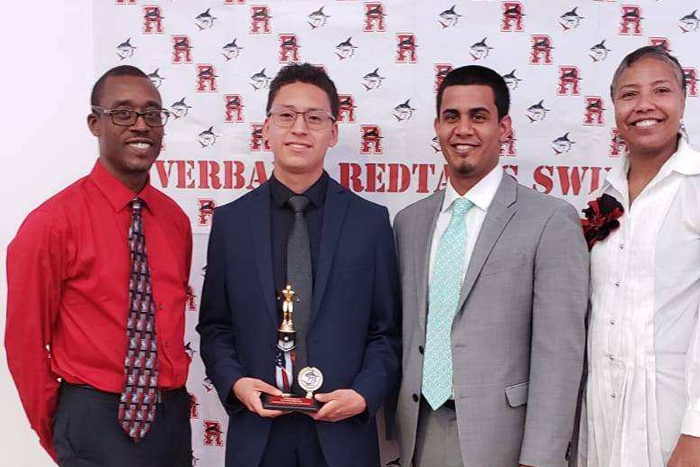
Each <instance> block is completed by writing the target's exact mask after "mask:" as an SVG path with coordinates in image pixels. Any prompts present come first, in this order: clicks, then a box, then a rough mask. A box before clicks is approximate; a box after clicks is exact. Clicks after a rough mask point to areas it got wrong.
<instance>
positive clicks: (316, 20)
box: [307, 7, 330, 29]
mask: <svg viewBox="0 0 700 467" xmlns="http://www.w3.org/2000/svg"><path fill="white" fill-rule="evenodd" d="M308 18H309V20H308V21H307V23H309V26H311V29H316V28H322V27H323V26H325V25H326V23H327V22H328V18H330V16H328V15H327V14H325V13H324V12H323V7H321V8H319V9H318V10H316V11H314V12H312V13H311V14H309V16H308Z"/></svg>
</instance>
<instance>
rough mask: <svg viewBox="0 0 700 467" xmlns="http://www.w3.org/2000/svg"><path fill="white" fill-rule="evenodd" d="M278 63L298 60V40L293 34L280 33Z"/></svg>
mask: <svg viewBox="0 0 700 467" xmlns="http://www.w3.org/2000/svg"><path fill="white" fill-rule="evenodd" d="M279 41H280V54H279V62H280V63H297V62H298V61H299V47H301V46H300V45H299V40H298V39H297V36H296V35H294V34H280V35H279Z"/></svg>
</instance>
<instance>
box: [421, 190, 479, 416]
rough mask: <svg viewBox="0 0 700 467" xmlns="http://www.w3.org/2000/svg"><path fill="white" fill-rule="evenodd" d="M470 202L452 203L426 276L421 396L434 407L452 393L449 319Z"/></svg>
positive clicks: (457, 286) (456, 294)
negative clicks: (427, 300)
mask: <svg viewBox="0 0 700 467" xmlns="http://www.w3.org/2000/svg"><path fill="white" fill-rule="evenodd" d="M473 206H474V204H473V203H472V202H471V201H469V200H468V199H465V198H458V199H456V200H455V201H454V202H453V203H452V217H451V218H450V225H449V226H448V227H447V230H445V233H443V234H442V238H440V243H439V244H438V249H437V253H436V254H435V262H434V265H433V276H432V278H431V280H430V293H429V306H428V325H427V329H426V336H425V358H424V360H423V396H424V397H425V399H426V400H427V401H428V403H429V404H430V406H431V407H432V408H433V410H437V409H438V408H439V407H440V406H442V404H444V403H445V401H447V399H449V398H450V396H451V395H452V346H451V341H450V337H451V331H452V320H453V319H454V316H455V313H456V312H457V303H458V301H459V293H460V289H461V282H462V281H461V275H462V265H463V264H464V255H465V249H466V245H467V226H466V222H465V220H464V217H465V216H466V214H467V211H469V209H471V208H472V207H473Z"/></svg>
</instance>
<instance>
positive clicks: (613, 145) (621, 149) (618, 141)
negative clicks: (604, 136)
mask: <svg viewBox="0 0 700 467" xmlns="http://www.w3.org/2000/svg"><path fill="white" fill-rule="evenodd" d="M627 150H628V148H627V141H625V140H624V138H622V136H620V132H619V131H618V129H617V128H613V129H612V130H611V131H610V153H609V156H610V157H620V156H621V155H622V154H626V153H627Z"/></svg>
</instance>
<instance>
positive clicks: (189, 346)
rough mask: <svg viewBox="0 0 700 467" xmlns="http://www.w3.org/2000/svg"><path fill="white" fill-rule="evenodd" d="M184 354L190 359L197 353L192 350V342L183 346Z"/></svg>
mask: <svg viewBox="0 0 700 467" xmlns="http://www.w3.org/2000/svg"><path fill="white" fill-rule="evenodd" d="M185 352H187V355H189V356H190V359H192V358H194V354H196V353H197V351H196V350H194V349H193V348H192V342H188V343H187V344H185Z"/></svg>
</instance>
